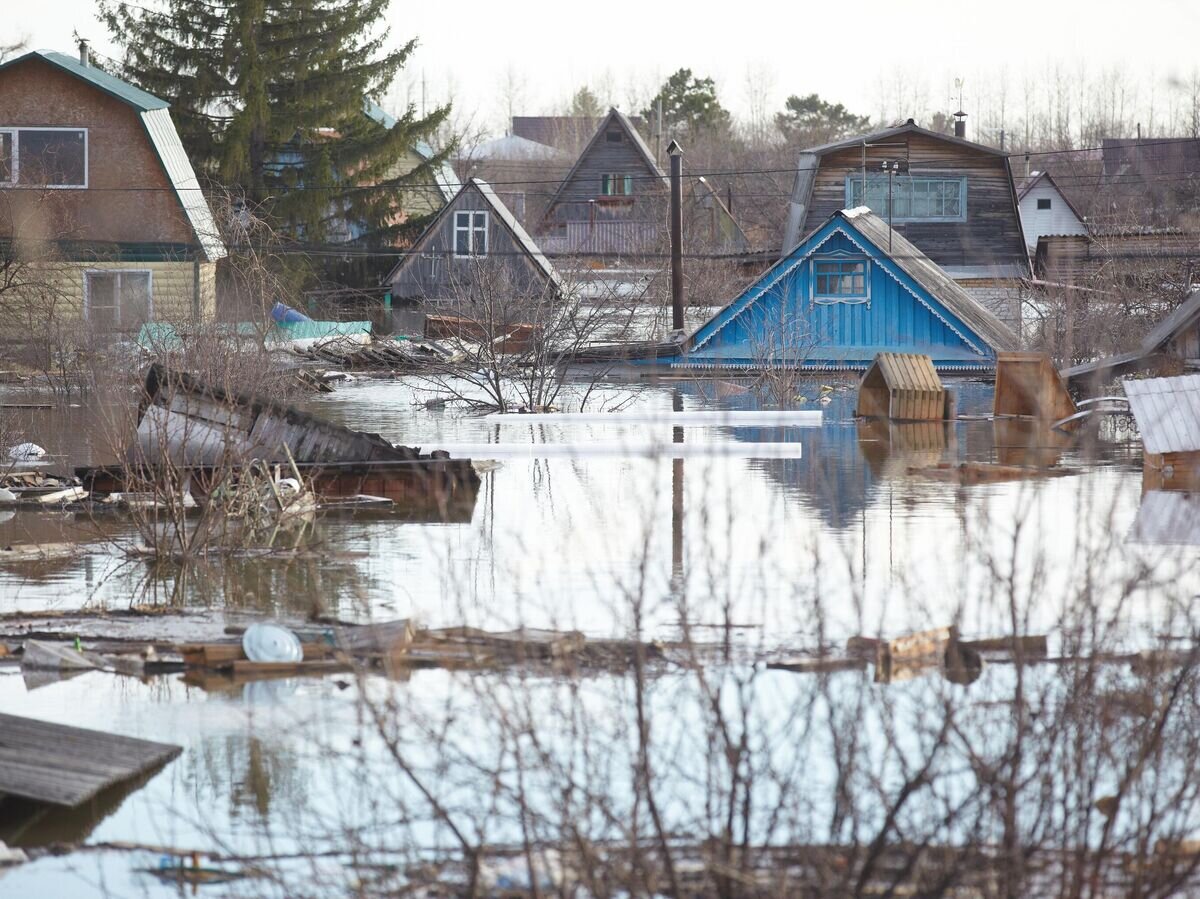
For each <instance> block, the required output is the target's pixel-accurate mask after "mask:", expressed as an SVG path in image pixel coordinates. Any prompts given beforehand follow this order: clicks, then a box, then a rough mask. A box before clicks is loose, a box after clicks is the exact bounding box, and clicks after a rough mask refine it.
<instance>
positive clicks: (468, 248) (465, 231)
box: [454, 211, 488, 256]
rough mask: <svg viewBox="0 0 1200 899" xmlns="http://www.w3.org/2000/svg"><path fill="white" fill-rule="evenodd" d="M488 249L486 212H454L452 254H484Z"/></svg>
mask: <svg viewBox="0 0 1200 899" xmlns="http://www.w3.org/2000/svg"><path fill="white" fill-rule="evenodd" d="M487 251H488V214H487V213H486V212H482V211H479V212H475V211H467V212H456V213H454V255H455V256H486V255H487Z"/></svg>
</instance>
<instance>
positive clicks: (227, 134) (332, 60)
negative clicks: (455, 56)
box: [100, 0, 449, 246]
mask: <svg viewBox="0 0 1200 899" xmlns="http://www.w3.org/2000/svg"><path fill="white" fill-rule="evenodd" d="M388 2H389V0H139V2H137V3H133V2H124V0H101V4H100V10H101V18H102V20H103V21H104V23H105V24H106V26H107V27H108V29H109V31H110V33H111V34H112V36H113V38H114V40H116V41H117V43H118V44H119V45H120V46H121V47H122V50H123V56H122V60H121V63H122V69H121V71H120V74H121V75H122V76H123V77H125V78H126V79H128V80H130V81H132V82H133V83H134V84H136V85H138V86H139V87H141V88H143V89H145V90H147V91H149V92H150V93H153V94H155V95H157V96H159V97H162V98H163V99H165V100H167V101H168V102H170V104H171V107H172V117H173V118H174V120H175V124H176V127H177V128H178V129H179V132H180V137H181V139H182V141H183V144H184V146H185V148H187V150H188V153H189V155H190V156H191V157H192V163H193V165H194V166H195V167H196V169H197V171H199V172H201V173H203V174H205V175H207V176H209V177H210V178H212V179H214V180H216V181H218V182H220V183H222V184H224V185H226V186H228V187H233V188H235V189H237V190H240V191H242V192H244V194H245V196H246V198H247V200H248V201H249V202H252V203H254V204H255V205H256V206H257V207H259V208H262V209H264V210H265V211H266V212H267V213H268V215H269V216H270V218H271V220H272V221H273V222H274V223H275V224H276V225H277V226H279V227H280V228H281V230H283V232H284V233H285V234H287V235H289V236H291V237H294V238H297V239H302V240H304V241H306V242H321V241H325V240H327V239H331V238H336V237H343V236H344V235H341V234H334V233H331V226H338V225H339V224H340V223H341V222H349V223H350V225H351V228H352V230H353V232H354V234H353V236H354V237H355V238H357V239H359V240H360V241H361V242H362V243H364V244H366V245H368V246H377V245H380V244H383V243H386V242H388V241H389V240H391V239H392V238H393V237H394V236H395V233H396V231H397V230H398V227H399V225H400V222H401V221H402V220H403V218H404V210H403V209H402V208H401V197H402V196H403V192H404V191H406V190H407V191H408V192H409V193H410V194H411V193H412V192H415V191H425V190H433V189H435V188H434V177H433V170H434V168H435V167H437V166H440V165H441V164H442V163H443V162H444V160H445V153H444V152H443V154H441V155H439V156H436V157H434V158H433V159H432V160H429V161H427V162H426V163H424V164H423V165H421V166H418V167H417V168H416V169H414V170H412V171H411V172H408V173H405V174H399V170H398V163H399V162H400V160H401V159H402V158H403V157H404V156H405V154H407V153H408V152H409V151H410V150H411V149H412V147H413V146H414V145H415V144H416V143H417V142H418V141H419V140H421V139H423V138H425V137H427V136H428V135H430V134H431V133H432V132H433V131H434V130H435V129H436V128H437V127H438V126H439V125H440V124H441V123H442V122H443V121H444V120H445V118H446V115H447V113H448V112H449V109H448V107H442V108H439V109H437V110H434V111H433V112H432V113H430V114H429V115H426V116H419V115H418V114H417V112H416V110H415V108H414V107H412V106H410V107H409V108H408V110H407V111H406V112H405V113H404V114H403V115H402V116H400V118H399V119H398V120H396V121H395V123H394V124H392V123H391V122H390V120H386V119H384V118H383V117H382V116H380V115H374V116H372V115H369V114H368V110H372V111H375V112H378V107H375V106H374V104H373V102H372V100H373V98H376V97H380V96H382V95H383V94H384V92H385V91H386V89H387V87H388V86H389V85H390V84H391V82H392V81H393V79H394V78H395V76H396V74H397V73H398V72H399V71H400V69H401V68H402V67H403V66H404V64H405V62H406V60H407V59H408V57H409V55H410V54H411V53H412V51H413V49H414V48H415V46H416V42H415V41H409V42H408V43H406V44H404V45H403V46H401V47H400V48H398V49H395V50H390V51H388V50H386V49H385V46H386V43H387V37H388V30H387V29H386V28H385V27H383V26H382V25H381V21H382V17H383V14H384V13H385V11H386V9H387V6H388ZM389 126H390V127H389Z"/></svg>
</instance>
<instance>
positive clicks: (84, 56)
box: [79, 38, 88, 68]
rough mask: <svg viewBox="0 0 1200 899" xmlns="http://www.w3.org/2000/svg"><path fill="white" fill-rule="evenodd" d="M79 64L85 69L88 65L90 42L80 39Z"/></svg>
mask: <svg viewBox="0 0 1200 899" xmlns="http://www.w3.org/2000/svg"><path fill="white" fill-rule="evenodd" d="M79 64H80V65H81V66H84V67H85V68H86V67H87V65H88V42H87V39H86V38H80V39H79Z"/></svg>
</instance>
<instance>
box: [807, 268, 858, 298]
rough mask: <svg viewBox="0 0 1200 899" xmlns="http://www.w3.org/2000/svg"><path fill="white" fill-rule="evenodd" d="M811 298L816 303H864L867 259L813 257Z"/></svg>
mask: <svg viewBox="0 0 1200 899" xmlns="http://www.w3.org/2000/svg"><path fill="white" fill-rule="evenodd" d="M812 280H813V299H814V300H815V301H816V302H818V303H822V304H824V303H865V302H867V300H868V292H867V287H868V285H867V261H866V260H865V259H814V260H813V264H812Z"/></svg>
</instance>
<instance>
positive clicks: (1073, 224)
mask: <svg viewBox="0 0 1200 899" xmlns="http://www.w3.org/2000/svg"><path fill="white" fill-rule="evenodd" d="M1017 196H1018V202H1019V206H1020V211H1021V228H1022V230H1023V231H1024V233H1025V242H1026V245H1027V246H1028V247H1029V250H1030V253H1031V254H1032V253H1034V252H1036V250H1037V244H1038V239H1039V238H1040V237H1043V236H1045V235H1086V234H1087V233H1088V229H1087V225H1086V224H1084V220H1083V216H1081V215H1080V214H1079V211H1078V210H1077V209H1076V208H1075V206H1074V204H1072V203H1071V201H1070V200H1069V199H1067V197H1066V195H1065V194H1063V192H1062V191H1061V190H1059V188H1058V185H1057V184H1055V183H1054V179H1053V178H1052V177H1051V176H1050V173H1049V172H1042V173H1040V174H1038V175H1036V176H1035V177H1033V178H1031V179H1030V180H1029V181H1027V182H1026V183H1025V184H1024V185H1023V186H1022V187H1021V190H1020V192H1019V193H1018V195H1017Z"/></svg>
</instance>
